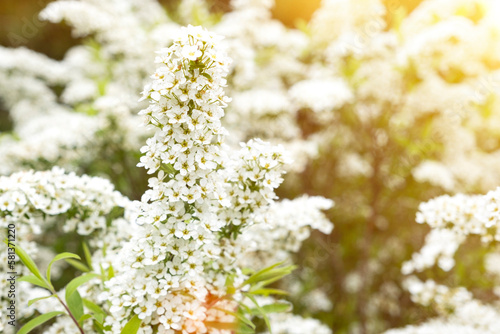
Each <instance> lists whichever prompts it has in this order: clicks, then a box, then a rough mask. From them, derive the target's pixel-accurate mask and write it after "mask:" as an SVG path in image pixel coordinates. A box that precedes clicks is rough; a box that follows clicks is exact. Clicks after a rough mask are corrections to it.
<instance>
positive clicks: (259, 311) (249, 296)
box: [245, 293, 273, 334]
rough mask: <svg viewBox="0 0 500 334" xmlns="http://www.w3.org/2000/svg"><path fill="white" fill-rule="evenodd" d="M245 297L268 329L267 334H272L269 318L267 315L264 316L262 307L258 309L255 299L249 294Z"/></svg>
mask: <svg viewBox="0 0 500 334" xmlns="http://www.w3.org/2000/svg"><path fill="white" fill-rule="evenodd" d="M245 296H246V297H248V299H250V300H251V301H252V302H253V303H254V305H255V307H256V309H257V311H258V314H259V315H260V316H262V318H263V319H264V321H265V323H266V326H267V328H268V329H269V334H273V331H272V329H271V323H270V322H269V318H268V317H267V314H266V312H264V310H263V309H262V307H260V305H259V303H257V300H255V297H254V296H252V295H251V294H248V293H245Z"/></svg>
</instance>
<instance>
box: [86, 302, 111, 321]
mask: <svg viewBox="0 0 500 334" xmlns="http://www.w3.org/2000/svg"><path fill="white" fill-rule="evenodd" d="M83 305H84V306H85V307H86V308H87V309H88V310H89V311H91V312H93V313H94V318H95V319H96V320H97V321H98V322H99V323H101V324H102V323H103V322H104V318H105V317H106V312H104V311H103V310H102V308H100V307H99V305H96V304H94V303H93V302H91V301H90V300H88V299H85V298H84V299H83Z"/></svg>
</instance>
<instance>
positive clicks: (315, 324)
mask: <svg viewBox="0 0 500 334" xmlns="http://www.w3.org/2000/svg"><path fill="white" fill-rule="evenodd" d="M269 318H270V319H269V321H270V323H271V328H272V329H273V333H277V334H303V333H314V334H331V333H332V330H331V329H330V328H328V327H326V326H325V325H323V324H322V323H321V322H320V321H318V320H317V319H313V318H302V317H299V316H296V315H293V314H287V313H281V314H273V315H271V316H270V317H269ZM266 334H267V333H266Z"/></svg>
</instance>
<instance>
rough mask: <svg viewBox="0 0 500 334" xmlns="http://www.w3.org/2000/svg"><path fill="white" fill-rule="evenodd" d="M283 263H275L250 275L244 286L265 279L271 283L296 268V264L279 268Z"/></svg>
mask: <svg viewBox="0 0 500 334" xmlns="http://www.w3.org/2000/svg"><path fill="white" fill-rule="evenodd" d="M281 264H283V262H279V263H276V264H273V265H272V266H270V267H267V268H265V269H262V270H260V271H258V272H256V273H255V274H253V275H252V276H250V277H249V278H248V279H247V280H246V281H245V282H243V284H242V286H245V285H248V284H255V283H259V282H263V281H266V283H267V284H270V283H272V282H274V281H277V280H279V279H281V278H283V277H285V276H286V275H289V274H290V273H291V272H292V271H294V270H295V268H296V266H286V267H281V268H277V267H278V266H279V265H281Z"/></svg>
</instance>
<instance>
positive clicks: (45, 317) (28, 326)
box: [17, 311, 64, 334]
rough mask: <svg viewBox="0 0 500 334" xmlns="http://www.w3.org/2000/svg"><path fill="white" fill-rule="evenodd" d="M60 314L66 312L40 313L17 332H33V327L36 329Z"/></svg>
mask: <svg viewBox="0 0 500 334" xmlns="http://www.w3.org/2000/svg"><path fill="white" fill-rule="evenodd" d="M59 314H64V312H60V311H55V312H49V313H45V314H42V315H39V316H38V317H36V318H35V319H33V320H30V321H29V322H28V323H27V324H26V325H24V326H23V327H22V328H21V329H20V330H19V331H18V332H17V334H27V333H29V332H31V331H32V330H33V329H35V328H36V327H38V326H40V325H42V324H44V323H46V322H47V321H49V320H50V319H52V318H54V317H56V316H58V315H59Z"/></svg>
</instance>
